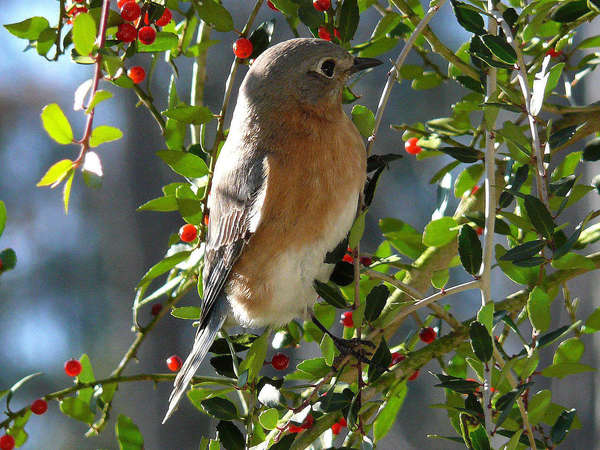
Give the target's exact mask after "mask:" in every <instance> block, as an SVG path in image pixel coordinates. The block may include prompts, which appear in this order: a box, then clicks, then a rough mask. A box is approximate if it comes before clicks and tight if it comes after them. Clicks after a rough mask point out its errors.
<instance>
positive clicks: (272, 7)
mask: <svg viewBox="0 0 600 450" xmlns="http://www.w3.org/2000/svg"><path fill="white" fill-rule="evenodd" d="M267 6H268V7H269V8H271V9H272V10H273V11H279V10H278V9H277V7H276V6H275V5H274V4H273V2H272V1H271V0H267Z"/></svg>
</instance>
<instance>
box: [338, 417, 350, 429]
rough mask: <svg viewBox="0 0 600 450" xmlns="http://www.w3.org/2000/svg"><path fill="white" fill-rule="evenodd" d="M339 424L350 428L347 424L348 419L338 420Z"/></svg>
mask: <svg viewBox="0 0 600 450" xmlns="http://www.w3.org/2000/svg"><path fill="white" fill-rule="evenodd" d="M338 423H339V424H340V425H341V426H343V427H347V426H348V422H346V418H345V417H342V418H341V419H340V420H338Z"/></svg>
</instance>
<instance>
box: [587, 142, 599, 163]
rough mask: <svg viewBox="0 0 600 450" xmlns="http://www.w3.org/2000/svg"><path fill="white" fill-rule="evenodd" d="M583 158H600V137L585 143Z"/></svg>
mask: <svg viewBox="0 0 600 450" xmlns="http://www.w3.org/2000/svg"><path fill="white" fill-rule="evenodd" d="M583 160H584V161H598V160H600V138H595V139H592V140H591V141H589V142H588V143H587V144H585V147H583Z"/></svg>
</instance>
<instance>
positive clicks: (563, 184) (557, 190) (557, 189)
mask: <svg viewBox="0 0 600 450" xmlns="http://www.w3.org/2000/svg"><path fill="white" fill-rule="evenodd" d="M574 184H575V175H569V176H568V177H564V178H561V179H559V180H558V181H554V182H552V183H550V193H551V194H552V195H557V196H559V197H566V196H567V194H568V193H569V191H570V190H571V188H572V187H573V185H574Z"/></svg>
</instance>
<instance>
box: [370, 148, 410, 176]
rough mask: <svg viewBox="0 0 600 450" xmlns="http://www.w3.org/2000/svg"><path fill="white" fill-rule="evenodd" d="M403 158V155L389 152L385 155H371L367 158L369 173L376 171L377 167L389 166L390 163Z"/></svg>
mask: <svg viewBox="0 0 600 450" xmlns="http://www.w3.org/2000/svg"><path fill="white" fill-rule="evenodd" d="M400 158H402V155H399V154H396V153H387V154H385V155H371V156H369V158H367V173H369V172H374V171H376V170H377V169H381V168H386V167H388V165H389V163H391V162H392V161H396V160H397V159H400Z"/></svg>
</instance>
